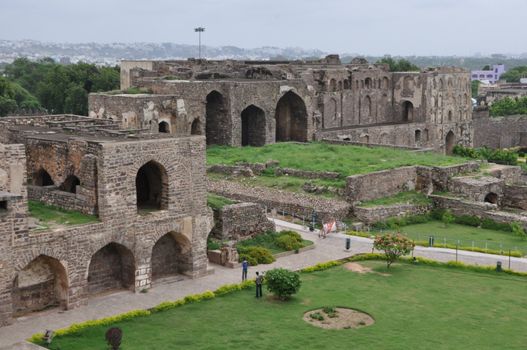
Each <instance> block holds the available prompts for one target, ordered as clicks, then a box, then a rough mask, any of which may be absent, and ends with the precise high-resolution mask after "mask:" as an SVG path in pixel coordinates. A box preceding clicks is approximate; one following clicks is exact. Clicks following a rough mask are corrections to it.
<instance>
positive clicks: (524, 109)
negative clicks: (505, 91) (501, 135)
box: [490, 96, 527, 117]
mask: <svg viewBox="0 0 527 350" xmlns="http://www.w3.org/2000/svg"><path fill="white" fill-rule="evenodd" d="M515 114H527V96H524V97H519V98H515V99H512V98H510V97H507V98H504V99H502V100H498V101H495V102H494V103H493V104H492V105H491V106H490V115H491V116H493V117H497V116H506V115H515Z"/></svg>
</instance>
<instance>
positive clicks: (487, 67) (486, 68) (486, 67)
mask: <svg viewBox="0 0 527 350" xmlns="http://www.w3.org/2000/svg"><path fill="white" fill-rule="evenodd" d="M482 70H490V66H489V65H488V64H486V65H485V66H484V67H483V69H482Z"/></svg>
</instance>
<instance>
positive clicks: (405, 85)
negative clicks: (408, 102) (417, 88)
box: [403, 76, 415, 91]
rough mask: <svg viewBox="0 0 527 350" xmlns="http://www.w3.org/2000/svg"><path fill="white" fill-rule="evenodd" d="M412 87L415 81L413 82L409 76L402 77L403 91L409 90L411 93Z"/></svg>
mask: <svg viewBox="0 0 527 350" xmlns="http://www.w3.org/2000/svg"><path fill="white" fill-rule="evenodd" d="M414 85H415V81H414V78H413V77H410V76H406V77H404V79H403V89H404V90H410V91H411V90H413V88H414Z"/></svg>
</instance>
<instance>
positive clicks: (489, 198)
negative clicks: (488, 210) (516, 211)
mask: <svg viewBox="0 0 527 350" xmlns="http://www.w3.org/2000/svg"><path fill="white" fill-rule="evenodd" d="M485 202H486V203H492V204H498V195H497V194H496V193H494V192H490V193H488V194H487V195H486V196H485Z"/></svg>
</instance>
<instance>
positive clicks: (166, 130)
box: [158, 121, 170, 134]
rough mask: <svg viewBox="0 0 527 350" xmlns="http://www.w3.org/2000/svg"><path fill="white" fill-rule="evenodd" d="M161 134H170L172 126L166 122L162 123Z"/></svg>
mask: <svg viewBox="0 0 527 350" xmlns="http://www.w3.org/2000/svg"><path fill="white" fill-rule="evenodd" d="M158 126H159V132H160V133H167V134H168V133H170V125H169V124H168V123H167V122H165V121H162V122H160V123H159V125H158Z"/></svg>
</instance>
